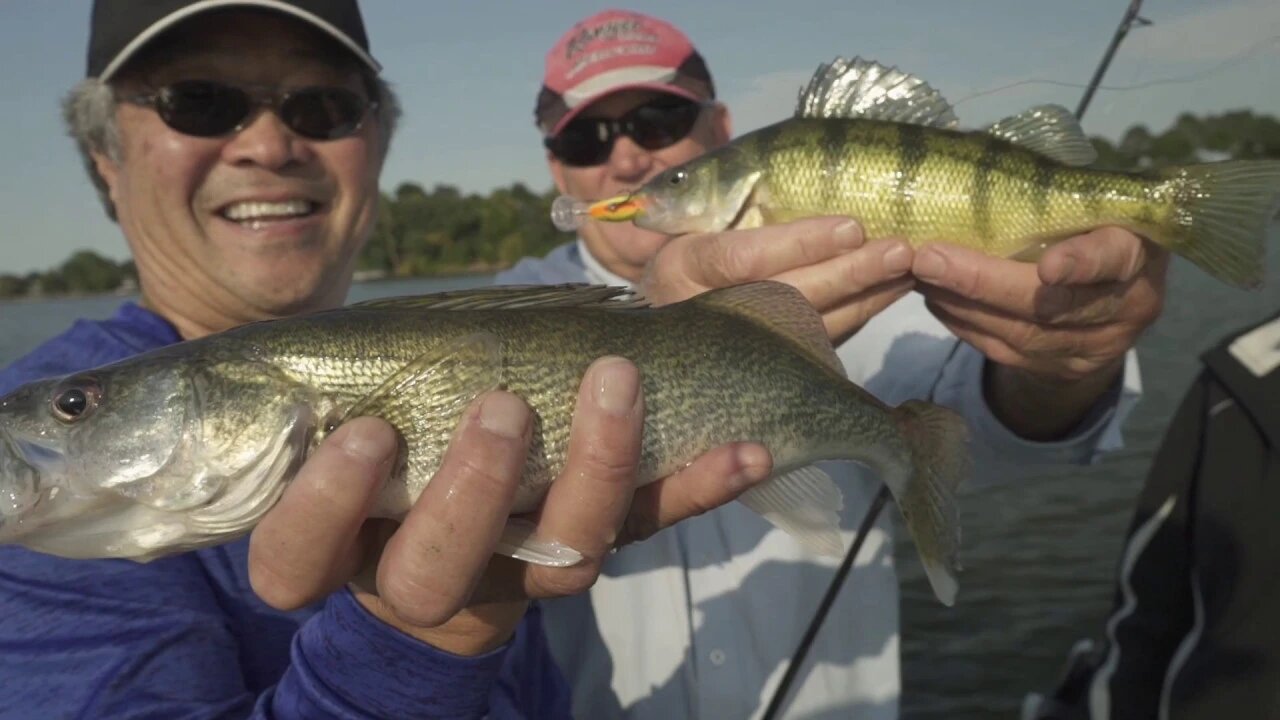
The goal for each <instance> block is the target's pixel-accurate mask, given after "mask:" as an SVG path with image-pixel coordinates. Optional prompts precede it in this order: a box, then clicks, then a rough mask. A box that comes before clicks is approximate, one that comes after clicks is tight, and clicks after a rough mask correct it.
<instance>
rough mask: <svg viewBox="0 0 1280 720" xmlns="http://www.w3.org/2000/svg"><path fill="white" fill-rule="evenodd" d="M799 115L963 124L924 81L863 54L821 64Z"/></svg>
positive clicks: (802, 97) (799, 106)
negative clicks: (864, 58) (850, 58)
mask: <svg viewBox="0 0 1280 720" xmlns="http://www.w3.org/2000/svg"><path fill="white" fill-rule="evenodd" d="M796 117H810V118H866V119H869V120H889V121H892V122H902V123H911V124H913V125H928V126H931V127H940V128H954V127H956V125H958V124H959V120H957V119H956V114H955V111H954V110H952V108H951V103H949V102H947V100H946V98H944V97H942V93H940V92H938V91H937V90H934V89H933V88H931V87H929V84H928V83H926V82H925V81H924V80H921V79H920V78H918V77H915V76H914V75H909V74H907V73H905V72H902V71H901V70H899V69H897V68H890V67H885V66H884V65H881V64H880V63H878V62H875V61H873V60H863V59H862V58H860V57H855V58H854V59H852V60H847V59H845V58H843V57H837V58H836V59H834V60H832V61H831V62H829V63H823V64H821V65H819V66H818V69H817V70H816V71H815V72H814V74H813V77H812V78H810V80H809V84H808V85H806V86H805V87H804V88H803V89H801V90H800V96H799V98H798V100H797V102H796Z"/></svg>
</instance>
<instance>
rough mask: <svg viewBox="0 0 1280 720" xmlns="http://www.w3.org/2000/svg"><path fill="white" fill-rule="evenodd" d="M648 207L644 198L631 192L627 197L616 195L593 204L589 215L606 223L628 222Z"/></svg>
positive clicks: (588, 210) (588, 212) (589, 209)
mask: <svg viewBox="0 0 1280 720" xmlns="http://www.w3.org/2000/svg"><path fill="white" fill-rule="evenodd" d="M646 205H647V203H646V202H645V199H644V198H642V197H638V196H637V195H636V194H635V193H634V192H629V193H627V194H626V195H614V196H613V197H611V198H605V199H604V200H600V201H598V202H595V203H592V204H591V205H590V206H589V207H588V208H587V214H588V215H590V216H591V217H592V218H594V219H596V220H602V221H604V222H626V221H628V220H634V219H635V218H637V217H639V216H640V215H641V214H642V213H644V210H645V206H646Z"/></svg>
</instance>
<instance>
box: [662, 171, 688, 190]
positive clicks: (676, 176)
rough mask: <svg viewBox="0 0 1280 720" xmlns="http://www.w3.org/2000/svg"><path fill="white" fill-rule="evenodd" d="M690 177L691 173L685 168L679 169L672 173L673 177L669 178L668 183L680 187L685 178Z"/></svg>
mask: <svg viewBox="0 0 1280 720" xmlns="http://www.w3.org/2000/svg"><path fill="white" fill-rule="evenodd" d="M688 179H689V173H687V172H685V171H684V170H677V171H675V172H673V173H671V177H669V178H667V184H668V185H670V186H671V187H679V186H681V185H683V184H684V181H685V180H688Z"/></svg>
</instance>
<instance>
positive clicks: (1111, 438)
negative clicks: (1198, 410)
mask: <svg viewBox="0 0 1280 720" xmlns="http://www.w3.org/2000/svg"><path fill="white" fill-rule="evenodd" d="M986 362H987V359H986V357H985V356H984V355H982V353H980V352H979V351H978V350H977V349H976V348H974V347H973V346H972V345H969V344H967V343H959V344H958V346H957V347H956V349H955V352H953V353H951V355H950V357H949V359H948V360H947V361H946V362H945V363H944V364H943V366H942V370H941V375H940V379H939V381H938V384H937V386H936V390H935V392H934V396H933V398H932V399H933V401H934V402H936V403H939V404H941V405H946V406H947V407H950V408H952V409H954V410H956V411H957V412H959V413H960V414H961V415H963V416H964V418H965V419H966V420H967V421H968V422H969V427H970V429H971V431H972V434H973V439H974V440H975V442H972V443H971V446H972V447H973V450H974V454H975V456H976V458H977V459H978V460H979V462H981V463H982V464H983V465H984V466H985V467H987V468H993V467H999V466H1016V467H1026V466H1028V465H1044V464H1054V465H1061V464H1092V463H1095V462H1097V461H1098V459H1099V458H1101V457H1102V456H1103V455H1104V454H1106V453H1108V452H1112V451H1115V450H1119V449H1121V448H1123V447H1124V437H1123V435H1122V433H1121V428H1122V427H1123V425H1124V423H1125V420H1126V419H1127V418H1128V416H1129V414H1130V413H1131V412H1132V411H1133V408H1134V406H1135V405H1136V404H1137V402H1138V399H1139V398H1140V397H1141V396H1142V380H1141V375H1140V372H1139V369H1138V354H1137V352H1136V351H1134V350H1132V349H1131V350H1129V352H1128V353H1127V354H1126V355H1125V361H1124V370H1123V371H1122V372H1121V374H1120V377H1119V378H1117V380H1116V382H1115V384H1114V385H1113V386H1112V387H1111V388H1110V389H1109V390H1108V391H1107V392H1105V393H1103V395H1102V397H1100V398H1099V400H1098V402H1097V403H1096V404H1095V405H1094V407H1093V408H1092V409H1090V411H1089V412H1088V413H1087V414H1086V416H1085V418H1084V420H1082V421H1081V423H1080V424H1079V425H1078V426H1077V427H1076V428H1075V430H1074V431H1073V432H1071V433H1070V434H1069V435H1068V436H1067V437H1065V438H1063V439H1061V440H1056V441H1052V442H1038V441H1032V440H1027V439H1025V438H1022V437H1020V436H1018V435H1016V434H1015V433H1014V432H1013V431H1012V430H1010V429H1009V428H1007V427H1005V425H1004V424H1003V423H1001V422H1000V420H999V419H997V418H996V416H995V414H994V413H992V411H991V406H990V405H988V404H987V398H986V395H985V393H984V392H983V382H982V376H983V369H984V366H985V364H986Z"/></svg>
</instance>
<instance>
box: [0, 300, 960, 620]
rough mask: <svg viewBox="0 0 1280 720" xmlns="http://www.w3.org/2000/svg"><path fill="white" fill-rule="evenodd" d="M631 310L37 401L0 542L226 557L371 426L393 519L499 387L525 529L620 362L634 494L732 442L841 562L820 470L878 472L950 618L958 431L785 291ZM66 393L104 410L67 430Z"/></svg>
mask: <svg viewBox="0 0 1280 720" xmlns="http://www.w3.org/2000/svg"><path fill="white" fill-rule="evenodd" d="M619 292H621V291H619V290H617V289H607V288H598V287H590V286H586V287H580V286H565V287H556V288H543V287H535V288H520V287H516V288H486V289H479V290H474V291H464V292H457V293H444V294H439V295H431V296H422V297H418V298H401V299H390V300H382V301H370V302H367V303H362V304H359V305H356V306H353V307H349V308H342V309H339V310H333V311H328V312H324V313H318V314H314V315H309V316H304V317H297V318H289V319H286V320H279V321H273V322H264V323H256V324H251V325H246V326H242V327H239V328H236V329H232V330H229V331H226V332H224V333H220V334H217V335H211V336H208V337H205V338H201V339H199V340H194V341H190V342H186V343H179V344H177V345H174V346H171V347H168V348H164V349H161V350H157V351H153V352H150V353H146V354H143V355H140V356H137V357H135V358H130V359H128V360H124V361H120V362H118V363H114V364H112V365H109V366H106V367H104V368H97V369H94V370H92V371H88V372H85V373H77V374H75V375H73V376H69V377H67V378H54V379H51V380H47V381H40V382H37V383H33V384H31V385H28V386H24V387H23V388H20V389H19V390H17V391H15V392H14V393H13V394H11V395H9V396H7V397H5V398H0V497H5V498H9V499H10V500H11V502H9V503H7V504H6V505H4V506H0V542H20V543H23V544H25V545H27V546H28V547H31V548H33V549H36V550H40V551H42V552H52V553H54V554H60V555H65V556H68V557H129V558H134V559H143V560H145V559H151V558H154V557H159V556H163V555H165V554H169V553H172V552H177V551H180V550H184V549H193V548H197V547H204V546H207V545H210V544H216V543H218V542H224V541H227V540H229V539H232V538H234V537H236V536H238V535H240V534H243V533H244V532H247V531H248V530H249V529H251V528H252V526H253V524H254V523H256V521H257V519H258V518H260V517H261V516H262V514H263V513H265V512H267V511H268V510H269V508H270V507H271V505H272V504H273V503H274V502H275V500H276V499H277V498H278V497H279V495H280V493H281V492H283V488H284V486H285V484H287V482H288V480H289V479H290V477H291V474H292V472H293V471H294V470H295V469H296V468H297V467H298V465H299V464H300V463H301V462H302V461H303V460H304V459H305V457H306V456H307V454H308V453H309V452H310V451H311V450H313V449H314V448H315V447H316V445H317V444H318V443H319V442H320V441H321V440H322V439H323V438H324V437H325V436H326V435H327V434H328V433H329V432H331V431H332V430H333V429H335V428H336V427H337V426H339V425H340V424H341V423H342V422H345V421H346V420H348V419H350V418H352V417H357V416H365V415H370V416H376V417H381V418H383V419H385V420H386V421H388V422H389V423H391V424H392V425H393V426H394V427H395V428H397V430H398V431H399V433H400V436H401V438H402V440H403V452H402V453H401V460H402V461H401V462H400V463H399V464H398V466H397V468H396V469H395V470H394V472H393V474H392V477H391V479H390V480H389V481H388V482H387V483H385V484H384V486H383V487H382V488H381V490H380V492H379V495H378V497H377V499H376V500H375V501H374V504H373V508H372V511H371V515H372V516H374V517H388V518H400V517H403V516H404V514H405V513H406V512H407V511H408V510H409V508H410V507H411V506H412V504H413V503H414V502H415V501H416V500H417V498H418V497H419V496H420V495H421V493H422V491H423V490H424V489H425V487H426V486H427V484H428V483H429V482H430V479H431V477H432V476H433V475H434V473H435V471H436V470H437V469H438V468H439V466H440V463H441V461H442V459H443V456H444V453H445V451H446V448H447V447H448V444H449V440H450V438H451V436H452V435H453V433H454V431H455V429H456V427H457V424H458V421H459V419H460V418H461V414H462V413H463V412H464V410H465V408H466V407H467V405H469V404H470V403H471V401H472V400H474V399H475V398H476V397H477V396H478V395H480V394H481V393H483V392H485V391H488V390H491V389H497V388H504V389H506V390H509V391H511V392H513V393H515V394H517V395H519V396H520V397H522V398H524V400H525V401H526V402H527V403H528V404H529V405H530V407H531V408H532V409H533V410H534V427H533V437H532V444H531V447H530V450H529V454H528V456H527V458H526V465H525V468H524V473H523V475H522V478H521V483H520V486H519V488H518V490H517V493H516V499H515V503H514V505H513V512H515V513H523V512H527V511H532V510H534V509H536V507H537V505H538V503H539V502H540V501H541V499H542V498H543V496H544V495H545V494H546V491H547V489H548V487H549V486H550V484H551V483H552V482H553V481H554V480H555V478H557V477H558V476H559V474H560V472H561V470H562V469H563V467H564V464H565V461H566V458H567V453H568V441H569V434H570V429H571V425H572V418H573V415H574V410H575V406H576V403H577V397H578V394H579V388H580V385H581V382H582V377H583V376H584V374H585V372H586V370H587V368H588V366H589V365H590V364H591V363H592V362H594V361H595V360H596V359H597V358H599V357H603V356H608V355H615V356H621V357H625V358H627V359H629V360H630V361H632V362H633V363H635V365H636V366H637V368H638V369H639V371H640V376H641V382H642V384H643V388H644V406H645V415H644V417H645V420H644V423H645V424H644V433H643V439H642V444H641V445H642V447H641V458H640V466H639V471H638V477H637V481H638V482H640V483H647V482H651V481H653V480H656V479H658V478H660V477H668V476H671V475H672V474H673V473H675V472H676V471H678V470H679V469H680V468H682V467H684V466H685V465H686V464H687V463H689V462H691V461H692V460H694V459H695V458H696V457H697V456H698V455H700V454H701V453H703V452H705V451H707V450H710V449H712V448H714V447H718V446H721V445H724V444H726V443H730V442H741V441H747V442H759V443H762V444H764V445H765V446H766V447H767V448H769V450H770V452H771V454H772V457H773V463H774V476H773V477H772V478H771V479H770V480H769V481H768V482H767V483H765V484H764V485H762V486H759V487H756V488H753V489H751V490H749V491H747V492H746V493H744V494H743V495H742V496H741V497H740V500H741V501H742V502H743V503H744V504H746V505H747V506H748V507H750V508H751V509H752V510H754V511H756V512H757V513H759V514H760V515H762V516H763V517H764V518H766V519H767V520H769V521H770V522H772V523H774V524H775V525H777V526H778V527H780V528H782V529H783V530H785V531H787V532H788V533H790V534H792V535H793V536H794V537H796V539H797V540H798V541H800V542H801V543H802V544H803V545H804V546H805V547H807V548H809V549H810V550H812V551H814V552H820V553H824V554H830V555H840V554H842V553H843V544H842V541H841V539H840V537H841V536H840V534H839V518H838V516H837V515H836V512H837V511H838V510H839V509H840V507H841V499H840V491H839V489H838V488H837V487H836V486H835V485H834V483H832V481H831V479H830V478H829V477H827V476H826V475H825V474H824V473H822V472H821V471H820V470H818V469H816V468H814V467H812V464H813V463H815V462H817V461H819V460H836V459H845V460H854V461H857V462H860V463H863V464H864V465H866V466H868V467H869V468H871V469H872V470H873V471H875V472H876V473H878V474H879V475H880V477H881V478H882V479H883V480H884V482H885V483H886V485H888V486H889V488H890V490H891V491H892V492H893V494H894V497H895V498H896V499H898V501H899V506H900V507H901V508H902V510H903V515H904V517H905V518H906V520H907V526H908V528H909V529H910V531H911V533H912V536H913V538H915V540H916V544H917V547H919V548H920V552H921V558H922V560H923V561H924V563H925V566H926V569H927V572H928V573H929V574H930V578H931V581H932V582H934V583H935V590H936V592H937V593H938V596H939V598H941V599H942V600H943V601H944V602H947V603H948V604H949V603H950V602H951V601H952V599H953V598H954V594H955V589H956V583H955V577H954V574H955V571H956V569H957V568H958V565H957V563H956V552H957V547H958V543H959V531H958V525H957V522H958V520H957V518H956V513H955V507H954V491H955V487H956V486H957V485H958V484H959V482H960V481H961V480H962V479H963V477H964V476H966V475H967V472H968V465H969V462H968V454H967V450H966V448H965V437H966V433H965V425H964V422H963V420H961V419H960V418H959V417H958V416H956V415H955V414H954V413H952V412H951V411H948V410H945V409H943V408H939V407H937V406H934V405H930V404H928V403H920V402H915V401H909V402H907V403H904V404H903V405H902V406H900V407H897V408H891V407H888V406H886V405H885V404H884V403H882V402H880V401H879V400H877V399H876V398H875V397H874V396H872V395H870V394H869V393H867V392H866V391H864V390H863V389H862V388H860V387H858V386H857V385H856V384H854V383H852V382H850V381H849V380H848V379H847V378H846V377H845V376H844V373H843V368H842V367H841V366H840V364H839V360H838V359H837V358H836V356H835V353H834V351H833V350H832V348H831V345H830V341H829V340H828V339H827V336H826V330H825V328H824V327H823V324H822V319H821V316H820V315H819V314H818V313H817V311H816V310H815V309H814V308H813V307H812V306H811V305H809V303H808V301H806V300H805V298H804V296H803V295H801V294H800V293H799V291H797V290H796V289H795V288H793V287H791V286H789V285H785V284H781V283H775V282H761V283H751V284H747V285H742V286H738V287H731V288H725V289H722V290H716V291H711V292H708V293H705V294H704V295H701V296H698V297H695V298H692V299H690V300H688V301H685V302H682V303H677V304H674V305H669V306H665V307H662V308H648V307H639V306H637V305H636V304H635V303H618V302H612V301H608V300H607V298H610V297H612V296H613V295H615V294H617V293H619ZM67 392H71V393H80V395H81V396H82V397H83V398H84V399H85V401H84V402H79V406H81V407H87V408H91V410H89V411H86V412H87V413H88V414H80V415H76V416H73V417H63V416H60V415H58V414H57V413H56V412H52V410H54V409H56V408H57V407H59V405H60V403H59V400H58V398H60V397H62V396H63V395H64V394H65V393H67ZM90 398H92V399H90ZM53 495H56V497H57V501H56V502H53V501H51V500H49V497H52V496H53ZM935 505H937V506H938V507H935ZM507 530H508V532H504V534H503V539H502V540H501V541H500V542H499V546H498V551H499V552H504V553H506V554H509V555H511V556H512V557H516V558H519V559H521V560H526V561H529V562H541V563H543V564H559V563H563V562H565V558H566V557H570V558H571V557H573V556H576V557H578V558H580V557H581V555H579V554H577V553H576V552H571V553H569V555H566V554H565V548H564V547H563V546H562V545H559V544H558V543H557V542H555V541H554V539H551V540H548V539H544V538H538V537H536V536H530V535H529V534H528V533H526V532H522V531H520V525H519V520H516V519H513V520H512V521H511V522H510V523H509V525H508V528H507ZM569 550H570V551H571V550H572V549H569Z"/></svg>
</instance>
